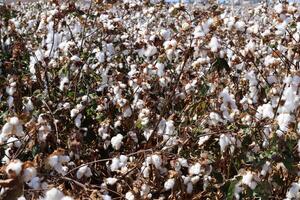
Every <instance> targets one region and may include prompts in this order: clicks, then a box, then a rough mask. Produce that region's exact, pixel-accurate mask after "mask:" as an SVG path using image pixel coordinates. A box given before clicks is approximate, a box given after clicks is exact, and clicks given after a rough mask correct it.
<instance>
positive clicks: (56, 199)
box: [43, 188, 64, 200]
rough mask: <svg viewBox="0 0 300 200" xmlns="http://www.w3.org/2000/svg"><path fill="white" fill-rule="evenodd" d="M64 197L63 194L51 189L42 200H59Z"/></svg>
mask: <svg viewBox="0 0 300 200" xmlns="http://www.w3.org/2000/svg"><path fill="white" fill-rule="evenodd" d="M63 197H64V194H63V193H62V192H61V191H60V190H58V189H56V188H52V189H51V190H48V191H47V192H46V195H45V198H44V199H43V200H61V199H62V198H63Z"/></svg>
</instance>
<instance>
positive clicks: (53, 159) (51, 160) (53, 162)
mask: <svg viewBox="0 0 300 200" xmlns="http://www.w3.org/2000/svg"><path fill="white" fill-rule="evenodd" d="M48 163H49V165H50V166H51V167H55V166H56V165H57V164H58V163H59V157H58V156H57V155H54V156H51V157H49V158H48Z"/></svg>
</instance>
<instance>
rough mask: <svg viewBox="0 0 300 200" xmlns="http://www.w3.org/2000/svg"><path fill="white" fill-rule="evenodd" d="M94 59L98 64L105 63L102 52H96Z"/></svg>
mask: <svg viewBox="0 0 300 200" xmlns="http://www.w3.org/2000/svg"><path fill="white" fill-rule="evenodd" d="M95 57H96V58H97V60H98V62H99V63H104V62H105V53H104V52H102V51H100V52H97V53H96V55H95Z"/></svg>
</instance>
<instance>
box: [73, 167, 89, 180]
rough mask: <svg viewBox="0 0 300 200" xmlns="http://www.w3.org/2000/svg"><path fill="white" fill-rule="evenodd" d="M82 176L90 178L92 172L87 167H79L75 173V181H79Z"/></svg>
mask: <svg viewBox="0 0 300 200" xmlns="http://www.w3.org/2000/svg"><path fill="white" fill-rule="evenodd" d="M83 176H85V177H87V178H88V177H91V176H92V171H91V169H90V168H89V167H88V166H87V165H85V166H82V167H80V168H79V169H78V170H77V172H76V177H77V179H81V178H82V177H83Z"/></svg>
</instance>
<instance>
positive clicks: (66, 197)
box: [61, 196, 74, 200]
mask: <svg viewBox="0 0 300 200" xmlns="http://www.w3.org/2000/svg"><path fill="white" fill-rule="evenodd" d="M61 200H74V199H73V198H72V197H69V196H65V197H63V198H62V199H61Z"/></svg>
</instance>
